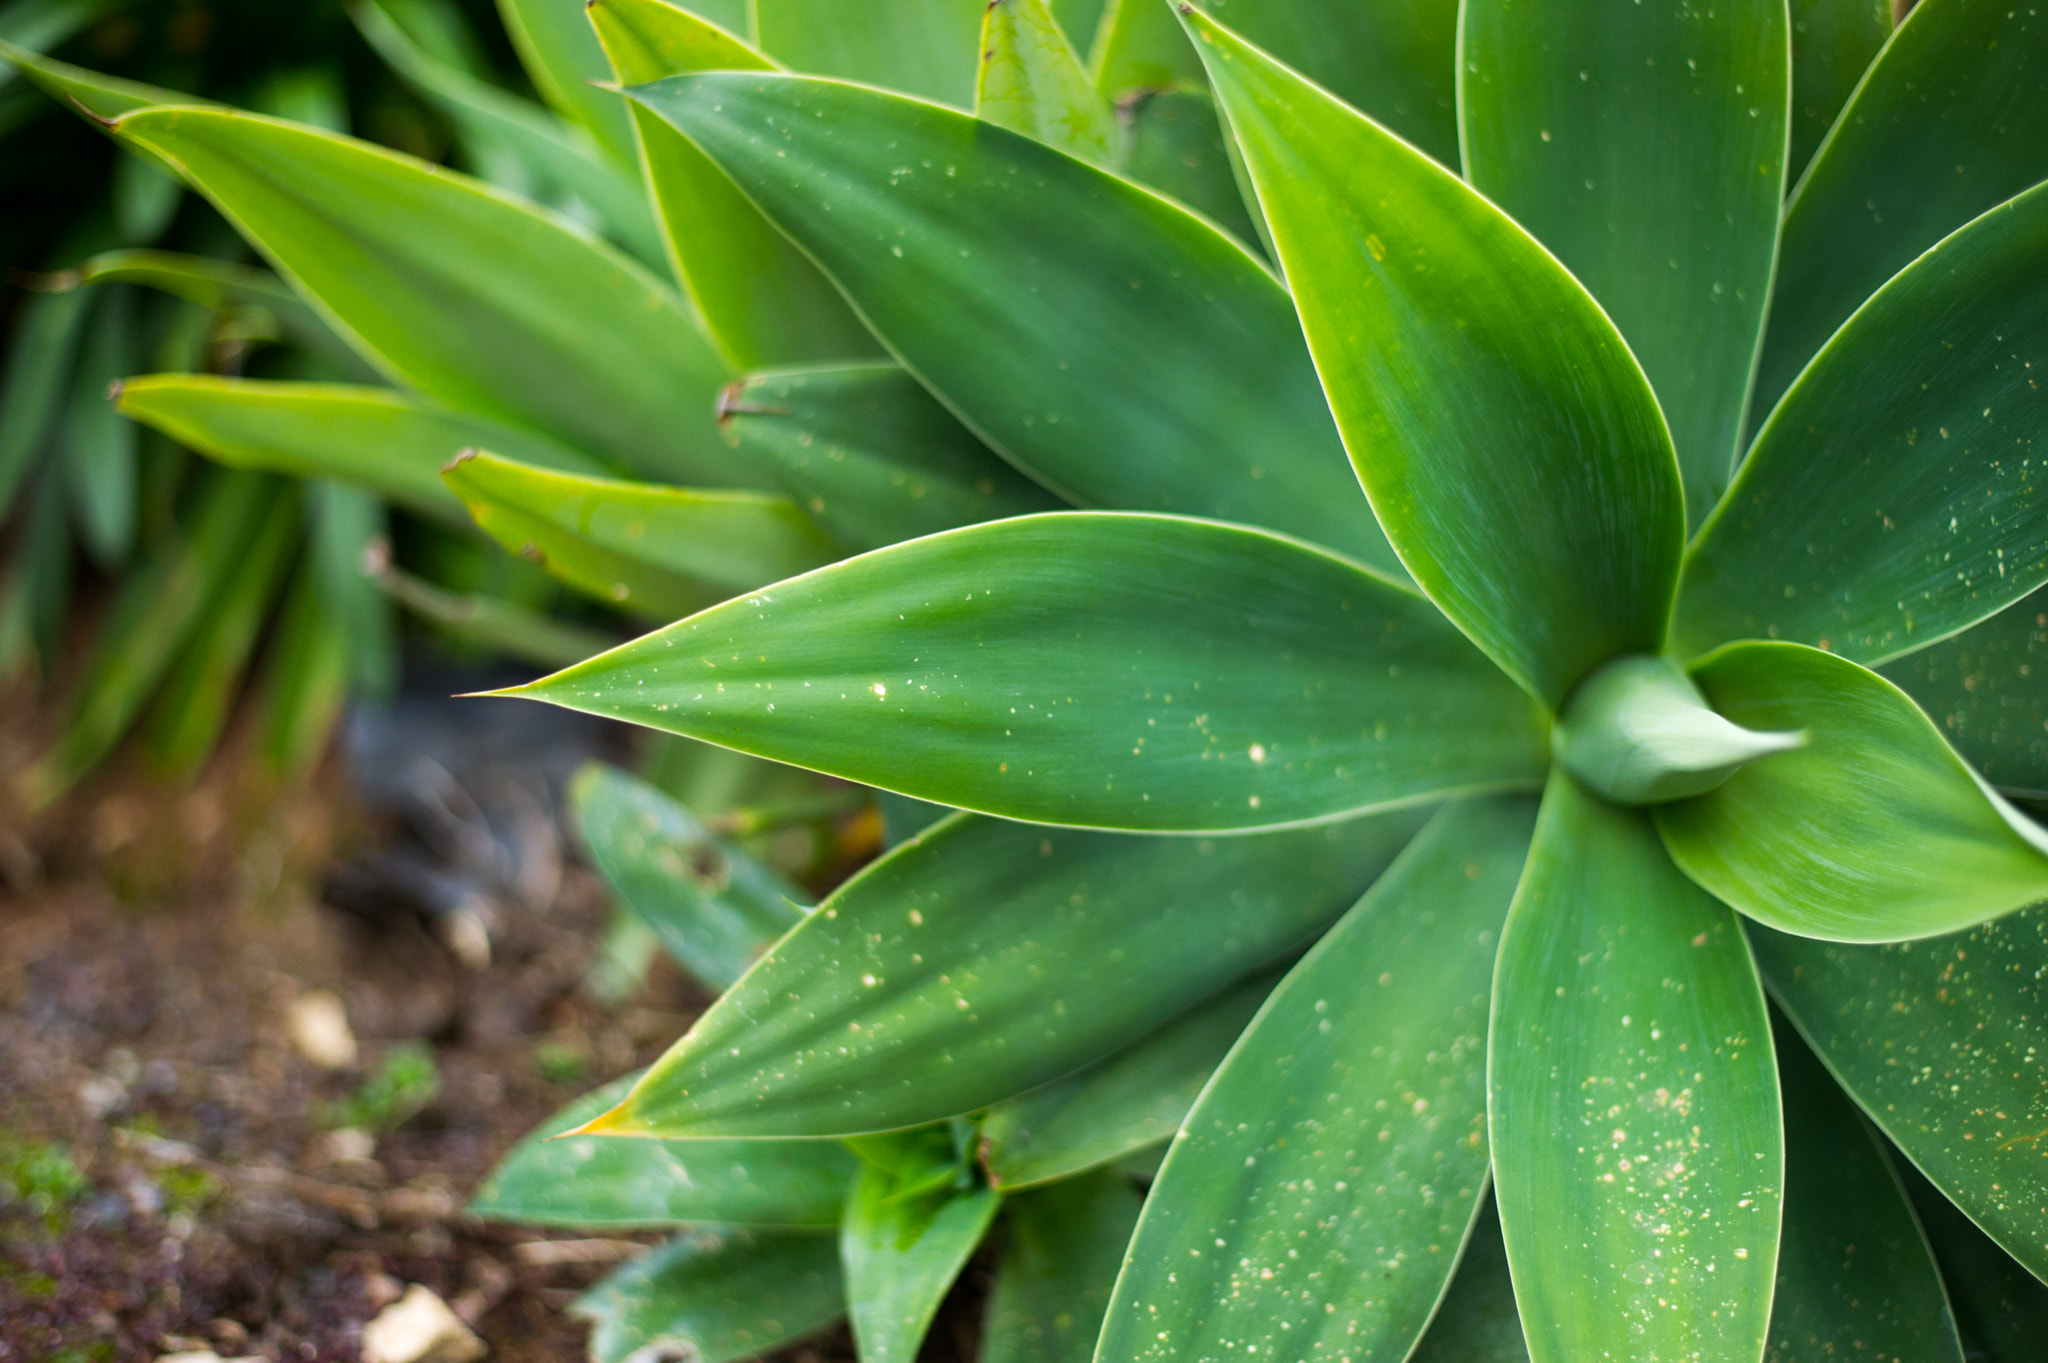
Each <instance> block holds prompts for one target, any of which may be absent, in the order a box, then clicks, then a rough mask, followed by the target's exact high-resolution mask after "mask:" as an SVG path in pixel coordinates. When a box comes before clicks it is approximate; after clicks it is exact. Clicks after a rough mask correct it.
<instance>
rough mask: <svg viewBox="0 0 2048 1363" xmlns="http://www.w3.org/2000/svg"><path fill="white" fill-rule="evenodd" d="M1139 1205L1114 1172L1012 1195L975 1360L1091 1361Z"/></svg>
mask: <svg viewBox="0 0 2048 1363" xmlns="http://www.w3.org/2000/svg"><path fill="white" fill-rule="evenodd" d="M1139 1205H1140V1199H1139V1196H1138V1193H1137V1190H1136V1189H1134V1188H1133V1187H1131V1183H1130V1180H1129V1179H1127V1178H1125V1177H1124V1176H1123V1175H1122V1174H1119V1173H1116V1172H1114V1171H1110V1170H1103V1171H1099V1172H1097V1173H1093V1174H1089V1175H1087V1176H1085V1177H1083V1178H1075V1179H1068V1180H1066V1181H1065V1182H1063V1183H1055V1184H1052V1185H1051V1186H1049V1187H1045V1188H1035V1189H1033V1190H1031V1191H1030V1192H1026V1193H1021V1194H1018V1195H1016V1196H1014V1197H1011V1198H1009V1199H1007V1200H1006V1202H1005V1215H1004V1218H1003V1220H1004V1230H1005V1231H1006V1233H1007V1239H1006V1243H1005V1245H1004V1249H1003V1258H1002V1262H1001V1263H1000V1264H999V1265H998V1266H997V1268H996V1280H995V1287H994V1289H993V1290H992V1291H991V1292H990V1293H989V1301H988V1317H987V1320H986V1322H985V1324H984V1325H983V1326H982V1337H981V1340H982V1342H981V1353H980V1355H979V1360H978V1363H1090V1360H1092V1359H1093V1358H1094V1356H1095V1340H1096V1336H1097V1335H1098V1334H1099V1333H1100V1331H1101V1329H1102V1315H1103V1312H1104V1311H1105V1310H1106V1309H1107V1308H1108V1306H1109V1293H1110V1289H1111V1288H1112V1287H1114V1286H1115V1285H1116V1275H1117V1270H1118V1268H1120V1267H1121V1266H1122V1264H1123V1259H1124V1248H1125V1246H1127V1245H1129V1244H1130V1242H1131V1229H1132V1227H1134V1226H1135V1225H1136V1224H1137V1222H1138V1207H1139Z"/></svg>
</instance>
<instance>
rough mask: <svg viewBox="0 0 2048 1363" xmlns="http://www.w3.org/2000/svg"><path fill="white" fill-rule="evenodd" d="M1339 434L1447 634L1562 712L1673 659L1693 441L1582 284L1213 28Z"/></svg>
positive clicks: (1498, 217) (1204, 22) (1436, 171)
mask: <svg viewBox="0 0 2048 1363" xmlns="http://www.w3.org/2000/svg"><path fill="white" fill-rule="evenodd" d="M1187 23H1188V24H1189V26H1190V29H1191V31H1192V32H1193V33H1194V34H1195V36H1196V38H1197V39H1198V42H1197V46H1198V47H1199V48H1200V49H1201V52H1202V59H1203V61H1204V62H1206V63H1208V67H1209V75H1210V79H1211V80H1212V81H1213V82H1214V84H1215V88H1216V91H1217V96H1218V98H1219V100H1220V101H1221V103H1222V106H1223V110H1224V113H1225V114H1226V116H1227V117H1228V119H1229V122H1230V126H1231V128H1232V129H1233V130H1234V131H1235V132H1236V135H1237V139H1238V143H1239V145H1240V146H1241V147H1242V148H1243V150H1244V159H1245V164H1246V165H1247V167H1248V168H1249V170H1250V173H1251V178H1252V183H1253V184H1254V185H1255V186H1256V188H1257V190H1258V194H1259V202H1260V204H1261V205H1262V206H1263V208H1264V210H1265V215H1266V222H1267V224H1268V226H1269V227H1270V228H1271V230H1272V235H1273V240H1274V242H1275V244H1276V246H1277V247H1278V249H1279V253H1280V263H1281V265H1282V267H1283V268H1284V269H1285V271H1286V275H1287V278H1288V279H1289V280H1290V281H1291V282H1292V284H1293V286H1294V289H1295V301H1296V305H1297V306H1298V307H1299V308H1300V311H1301V324H1302V329H1303V330H1304V331H1305V332H1306V333H1307V335H1308V344H1309V350H1310V352H1311V353H1312V354H1313V355H1314V356H1315V359H1316V368H1317V369H1318V371H1319V372H1320V373H1321V374H1322V378H1323V386H1324V388H1325V390H1326V391H1327V392H1328V394H1329V400H1330V407H1331V410H1333V411H1334V412H1335V413H1336V417H1337V427H1338V429H1339V430H1340V431H1342V432H1343V435H1344V442H1345V445H1346V447H1347V448H1348V449H1349V450H1350V453H1351V459H1352V463H1353V464H1354V465H1355V466H1356V467H1357V469H1358V476H1359V478H1360V480H1361V481H1362V482H1363V483H1364V485H1365V489H1366V492H1367V494H1368V495H1369V496H1370V497H1371V499H1372V504H1373V508H1374V510H1375V511H1376V512H1377V513H1378V516H1379V519H1380V523H1381V524H1382V525H1384V526H1385V527H1386V530H1387V535H1388V537H1389V538H1390V539H1391V540H1392V541H1393V543H1394V547H1395V548H1396V549H1397V550H1398V551H1399V552H1400V554H1401V558H1402V561H1403V562H1404V563H1405V564H1406V565H1407V567H1408V570H1409V571H1410V572H1411V573H1413V574H1414V575H1415V580H1416V581H1417V582H1419V583H1420V584H1421V585H1422V588H1423V590H1424V591H1426V592H1428V593H1429V594H1430V598H1431V599H1432V600H1433V601H1435V602H1436V603H1437V605H1438V606H1440V607H1441V608H1442V609H1443V612H1444V614H1446V615H1448V616H1449V617H1450V618H1451V619H1452V620H1453V621H1455V622H1456V623H1457V624H1458V626H1459V628H1461V629H1463V630H1464V631H1465V632H1466V633H1467V634H1469V635H1470V636H1471V637H1472V639H1473V640H1474V641H1475V642H1476V643H1478V645H1479V646H1480V647H1481V648H1482V649H1484V650H1485V651H1486V653H1487V655H1488V656H1489V657H1491V658H1492V659H1493V660H1494V661H1495V662H1496V663H1498V664H1500V666H1501V668H1502V669H1503V670H1504V671H1506V672H1507V673H1508V675H1510V676H1511V677H1513V678H1514V679H1515V680H1516V681H1518V682H1519V683H1521V684H1522V685H1523V686H1524V687H1526V688H1527V689H1528V690H1529V691H1530V693H1531V694H1533V695H1534V696H1536V697H1537V698H1538V699H1539V700H1541V701H1543V702H1544V703H1545V704H1546V705H1548V706H1551V707H1552V708H1555V707H1556V706H1557V705H1558V703H1559V702H1560V701H1561V700H1562V699H1563V697H1564V693H1565V692H1566V691H1567V690H1568V689H1569V688H1570V687H1571V685H1572V683H1574V682H1575V681H1577V680H1578V679H1579V678H1580V677H1581V676H1582V675H1583V674H1584V673H1585V672H1586V671H1587V670H1588V669H1590V668H1591V667H1593V666H1594V665H1595V664H1597V663H1599V662H1602V661H1604V660H1605V659H1607V658H1610V657H1613V656H1614V655H1616V654H1619V653H1631V652H1640V653H1655V652H1657V651H1658V650H1659V649H1660V648H1661V646H1662V644H1663V639H1664V627H1665V622H1666V619H1667V617H1668V616H1669V614H1670V609H1671V595H1672V589H1673V588H1674V587H1675V585H1676V582H1677V572H1678V556H1679V552H1680V550H1681V548H1682V547H1683V540H1684V535H1685V530H1684V518H1685V511H1684V505H1683V500H1684V498H1683V493H1682V492H1681V490H1680V486H1679V475H1678V464H1677V461H1676V459H1675V458H1674V457H1673V455H1672V450H1671V437H1670V434H1669V433H1668V432H1667V431H1666V430H1665V427H1664V418H1663V416H1662V415H1661V414H1660V413H1659V411H1658V409H1657V402H1656V399H1655V398H1654V397H1653V396H1652V395H1651V392H1650V386H1649V384H1648V383H1647V382H1646V381H1645V380H1644V378H1643V373H1642V370H1641V369H1640V368H1639V367H1638V366H1637V364H1636V362H1635V360H1634V359H1633V358H1632V357H1631V356H1630V354H1629V351H1628V347H1627V346H1626V345H1625V344H1623V342H1622V339H1621V337H1620V335H1619V334H1618V333H1617V332H1616V331H1615V330H1614V326H1613V324H1612V323H1611V322H1609V321H1608V320H1607V318H1606V317H1605V316H1604V315H1603V314H1602V313H1601V311H1600V308H1599V305H1598V304H1596V303H1594V301H1593V300H1592V298H1591V297H1590V296H1589V295H1588V294H1587V293H1586V291H1585V289H1584V288H1582V287H1581V286H1580V285H1579V284H1578V282H1577V281H1576V280H1574V279H1573V278H1572V277H1571V276H1570V275H1569V274H1567V273H1566V272H1565V270H1564V269H1563V267H1562V266H1560V265H1559V264H1558V263H1557V261H1556V260H1555V259H1554V258H1552V257H1551V256H1550V255H1549V254H1548V253H1547V252H1545V251H1544V250H1543V248H1542V247H1541V246H1539V245H1538V244H1537V243H1536V242H1535V241H1534V240H1533V239H1532V238H1531V237H1530V236H1529V235H1528V234H1527V233H1526V232H1524V231H1523V230H1522V229H1521V228H1520V227H1518V226H1516V224H1515V223H1514V222H1513V221H1512V220H1510V219H1509V218H1508V217H1507V216H1506V215H1505V214H1503V213H1502V212H1501V211H1500V210H1499V209H1497V208H1495V207H1493V206H1492V205H1491V204H1489V203H1487V202H1486V201H1485V200H1484V199H1482V198H1480V197H1479V195H1478V194H1476V193H1475V192H1473V191H1472V190H1471V189H1470V188H1468V187H1467V186H1466V185H1465V184H1464V183H1463V182H1462V181H1460V180H1458V179H1457V178H1456V177H1455V176H1453V175H1452V174H1451V173H1450V172H1449V171H1447V170H1445V169H1444V168H1443V167H1442V166H1440V165H1438V164H1436V163H1435V162H1433V161H1431V160H1430V159H1429V158H1428V157H1426V156H1423V155H1422V154H1421V153H1419V152H1417V151H1416V150H1415V149H1414V148H1412V147H1409V146H1407V145H1405V144H1403V143H1402V142H1400V141H1399V140H1398V139H1396V138H1394V137H1393V136H1391V135H1390V134H1388V133H1387V132H1386V130H1385V129H1383V128H1380V127H1378V126H1377V125H1375V124H1374V123H1372V122H1371V121H1369V120H1368V119H1366V118H1364V117H1362V116H1360V115H1359V114H1358V113H1356V112H1354V111H1353V110H1351V109H1349V108H1347V107H1345V106H1344V105H1342V104H1340V103H1338V102H1337V101H1336V100H1335V99H1333V98H1332V97H1331V96H1330V95H1328V94H1327V93H1325V92H1324V91H1322V90H1319V89H1317V88H1316V87H1314V86H1312V85H1310V84H1309V83H1308V82H1307V81H1306V80H1304V79H1303V78H1302V77H1300V76H1299V75H1297V74H1295V73H1294V72H1292V71H1289V70H1288V69H1287V68H1285V67H1283V66H1281V65H1279V64H1278V63H1277V62H1275V61H1274V60H1273V59H1272V58H1271V57H1269V56H1267V55H1266V54H1265V53H1263V52H1260V51H1258V50H1257V49H1256V48H1253V47H1251V46H1249V45H1247V44H1246V43H1245V42H1244V41H1243V40H1242V39H1240V38H1238V37H1237V36H1236V35H1234V34H1232V33H1230V32H1229V31H1228V30H1226V29H1224V28H1222V27H1221V26H1219V25H1218V24H1216V23H1215V21H1213V20H1211V19H1208V18H1207V17H1205V16H1203V15H1201V14H1199V13H1191V14H1190V15H1189V16H1188V17H1187Z"/></svg>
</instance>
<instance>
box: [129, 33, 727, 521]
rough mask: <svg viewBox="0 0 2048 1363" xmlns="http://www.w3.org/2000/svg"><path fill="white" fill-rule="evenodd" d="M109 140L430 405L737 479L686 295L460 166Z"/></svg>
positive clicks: (193, 142) (660, 465) (137, 119)
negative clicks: (219, 222) (187, 191)
mask: <svg viewBox="0 0 2048 1363" xmlns="http://www.w3.org/2000/svg"><path fill="white" fill-rule="evenodd" d="M579 22H580V20H579ZM115 131H116V132H117V133H119V134H120V136H121V138H122V140H123V142H124V143H129V144H133V145H137V146H142V147H145V148H148V149H150V150H152V151H155V152H157V153H159V154H161V155H163V156H164V157H166V158H167V159H169V160H171V161H172V162H174V163H175V164H176V165H177V167H178V169H179V172H180V173H181V174H182V175H183V176H184V177H185V178H186V179H187V180H189V181H190V182H191V183H192V184H193V185H194V186H196V187H197V188H198V189H199V190H200V191H201V192H202V193H204V194H205V195H206V196H207V197H208V198H209V199H211V200H212V201H213V202H214V204H215V205H216V206H217V207H218V208H220V210H221V211H222V212H223V213H225V214H226V215H227V216H228V217H229V218H230V219H231V220H232V221H233V222H234V223H235V225H236V226H237V227H238V228H239V229H240V230H241V231H242V233H243V235H245V236H247V237H248V238H249V239H250V240H251V241H253V242H254V243H255V244H256V245H257V247H258V248H259V249H261V250H262V251H263V252H264V254H265V255H267V256H269V257H270V259H271V263H272V264H274V265H275V266H276V267H277V269H278V271H279V272H280V273H281V274H283V275H284V276H285V277H286V278H288V279H290V280H291V281H292V283H293V284H294V285H295V286H296V287H298V288H299V289H300V290H301V291H303V292H304V293H305V294H306V295H307V296H308V297H309V298H311V299H312V300H313V301H314V303H315V304H316V305H317V306H318V307H320V308H321V309H322V311H323V312H324V313H326V314H327V315H328V316H329V317H330V318H331V319H332V321H333V322H334V324H335V326H336V327H337V328H338V329H340V330H341V331H342V332H343V334H344V335H346V336H348V337H349V338H350V339H351V340H352V341H353V342H354V343H355V344H356V345H357V346H358V347H360V348H361V349H362V350H363V351H364V353H365V354H367V355H369V356H370V357H371V358H372V359H373V360H375V362H376V363H377V364H378V365H379V366H380V367H381V368H383V369H385V370H387V371H388V372H389V373H391V374H392V375H393V376H395V377H397V378H400V379H402V380H404V381H405V382H406V383H408V384H410V385H411V386H413V387H415V388H417V389H419V390H420V391H421V392H423V393H426V394H427V395H428V396H430V397H434V398H437V399H439V400H441V401H443V402H446V403H448V404H449V405H450V406H453V407H457V408H462V409H468V410H473V411H476V412H479V413H482V414H485V415H488V416H492V417H496V418H498V419H500V420H503V421H509V422H512V423H514V424H516V425H522V426H527V427H531V428H533V429H535V430H539V431H543V432H546V433H548V434H550V435H552V436H554V437H555V438H556V439H558V440H561V441H563V442H564V443H566V444H569V445H571V446H574V447H576V448H578V449H582V450H585V451H587V452H589V453H592V454H596V455H599V456H603V457H608V458H614V459H620V460H624V461H625V462H627V463H628V464H630V465H632V466H633V467H635V468H636V469H639V470H641V471H645V472H650V473H655V474H659V475H661V476H672V477H677V478H691V479H696V480H697V481H702V482H711V483H734V482H745V481H746V476H745V475H746V472H747V471H746V470H744V469H737V468H734V467H733V463H734V461H733V460H732V458H731V455H730V452H729V451H727V450H726V449H725V448H724V446H723V444H722V442H720V441H719V439H718V434H717V429H716V427H715V425H714V424H713V421H712V403H713V400H714V398H715V395H716V394H717V391H718V389H719V387H720V385H722V384H723V383H724V382H725V379H726V377H727V374H726V370H725V366H724V364H723V362H722V361H720V360H719V358H718V357H717V355H716V354H715V353H714V352H713V351H712V349H711V347H710V344H709V342H707V341H706V340H705V339H704V337H703V336H702V334H701V333H699V332H698V331H697V329H696V327H695V325H694V323H693V322H692V321H691V319H690V316H689V314H688V313H687V312H685V311H684V309H683V306H682V303H681V300H679V299H677V298H676V297H675V296H674V295H673V294H671V293H670V292H669V291H668V290H667V289H665V288H664V287H663V286H662V285H660V284H659V283H658V282H656V281H655V280H654V278H653V277H652V276H650V275H648V274H647V273H646V272H645V271H643V270H642V269H641V268H640V267H639V266H637V265H635V264H634V263H633V262H632V261H630V260H628V259H627V258H626V257H625V256H623V255H620V254H618V253H617V252H615V251H614V250H612V249H611V248H610V247H607V246H604V245H602V244H600V243H598V242H595V241H591V240H588V239H586V238H584V237H582V236H579V235H578V234H577V233H576V232H574V231H573V230H571V229H570V228H569V227H568V226H566V225H565V224H563V223H561V222H559V221H557V220H556V219H554V218H551V217H549V216H547V215H545V214H543V213H541V212H540V211H538V210H537V209H534V208H532V207H531V206H529V205H526V204H522V203H520V202H517V201H515V200H513V199H511V198H509V197H506V196H504V195H500V194H498V193H495V192H493V191H491V190H489V189H488V188H486V187H485V186H483V185H481V184H478V183H476V182H474V181H470V180H468V179H465V178H464V177H461V176H458V175H456V174H454V173H453V172H450V171H446V170H443V169H441V168H439V167H435V166H429V165H427V164H425V163H423V162H420V161H415V160H413V159H412V158H410V157H406V156H401V155H399V154H398V153H396V152H390V151H385V150H383V149H381V148H377V147H372V146H371V145H369V144H368V143H364V142H357V141H354V140H352V139H349V138H345V137H338V136H335V135H333V134H329V133H323V132H318V131H315V130H313V129H310V128H303V127H298V126H294V125H292V124H287V123H280V122H277V121H275V120H272V119H267V118H258V117H255V116H253V115H249V114H238V113H221V112H213V111H208V110H196V109H165V110H146V111H143V112H140V113H134V114H129V115H127V116H126V117H124V118H122V119H121V120H120V121H119V123H118V124H117V125H116V127H115Z"/></svg>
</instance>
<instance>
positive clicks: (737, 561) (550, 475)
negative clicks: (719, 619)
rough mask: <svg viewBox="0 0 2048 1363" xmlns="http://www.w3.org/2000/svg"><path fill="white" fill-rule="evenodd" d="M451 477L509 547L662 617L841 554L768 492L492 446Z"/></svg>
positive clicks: (447, 474)
mask: <svg viewBox="0 0 2048 1363" xmlns="http://www.w3.org/2000/svg"><path fill="white" fill-rule="evenodd" d="M442 479H443V481H445V482H446V483H447V484H448V486H449V488H450V489H452V490H453V491H454V493H455V495H456V496H458V497H460V498H461V499H462V501H463V505H465V506H467V507H468V508H469V511H470V514H471V515H473V516H475V517H476V521H477V524H478V525H480V526H482V527H483V529H484V531H485V533H486V534H488V535H490V536H491V538H493V539H495V540H497V541H498V542H499V543H500V544H503V545H504V546H505V547H506V548H508V549H510V550H512V551H513V552H514V553H518V554H524V555H525V556H526V557H528V558H529V559H534V560H536V561H538V562H540V563H542V564H544V565H545V566H546V567H547V569H548V570H549V571H550V572H552V573H554V574H555V575H556V576H557V577H560V578H562V579H563V580H564V581H566V582H569V583H570V584H572V585H574V586H576V587H579V588H581V589H582V590H584V591H586V592H589V593H590V594H591V595H593V596H596V597H598V598H599V599H601V600H609V601H613V602H616V603H617V604H619V605H621V606H624V607H626V608H628V609H631V610H633V611H635V612H636V613H638V614H642V615H653V616H655V617H656V618H667V619H674V618H675V617H676V616H679V615H687V614H689V613H691V612H692V611H696V610H701V609H702V608H703V607H705V606H707V605H709V604H711V602H713V601H716V600H717V599H718V598H719V597H720V596H721V595H729V594H730V593H732V592H739V591H746V590H748V589H750V588H754V587H760V586H764V585H766V584H767V583H770V582H774V581H777V580H778V579H781V578H785V577H794V576H795V575H797V574H798V573H803V572H807V571H809V570H810V569H812V568H816V567H818V566H819V565H821V564H825V563H829V562H831V561H832V560H833V559H834V558H836V557H838V553H837V551H836V550H835V549H834V548H833V547H832V544H831V541H829V540H827V539H826V538H825V536H824V535H823V534H821V533H820V532H819V531H818V529H817V527H816V526H814V525H812V524H811V523H810V521H809V520H807V519H806V518H805V517H804V514H803V512H801V511H799V510H798V509H797V507H796V504H795V503H794V502H791V501H789V500H788V499H787V498H784V497H777V496H774V495H772V494H769V493H765V492H746V491H732V492H728V491H722V490H711V491H707V490H704V489H699V488H680V487H669V486H666V485H664V484H661V483H634V482H625V481H623V480H620V479H617V478H599V477H593V476H591V475H589V474H581V473H564V472H561V471H559V470H556V469H544V468H537V467H535V466H533V465H531V464H523V463H520V462H518V461H516V460H511V459H503V458H500V457H498V456H497V455H495V454H492V453H490V452H488V451H484V450H478V451H475V452H473V453H471V454H469V455H468V456H467V457H462V458H458V459H457V460H456V461H455V462H454V463H452V464H451V465H449V467H448V468H447V469H446V470H444V471H443V473H442ZM709 588H716V589H719V590H710V589H709Z"/></svg>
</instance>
